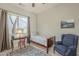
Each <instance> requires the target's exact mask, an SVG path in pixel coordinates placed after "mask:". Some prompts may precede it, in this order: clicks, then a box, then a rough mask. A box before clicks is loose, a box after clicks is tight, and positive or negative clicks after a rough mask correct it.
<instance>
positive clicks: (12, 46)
mask: <svg viewBox="0 0 79 59" xmlns="http://www.w3.org/2000/svg"><path fill="white" fill-rule="evenodd" d="M22 38H28V37H20V38H14V37H13V36H12V40H11V49H12V51H13V49H14V44H13V41H14V40H20V39H22Z"/></svg>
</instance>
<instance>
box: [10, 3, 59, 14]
mask: <svg viewBox="0 0 79 59" xmlns="http://www.w3.org/2000/svg"><path fill="white" fill-rule="evenodd" d="M11 5H14V6H17V7H19V8H21V9H24V10H26V11H29V12H32V13H36V14H38V13H41V12H43V11H45V10H47V9H49V8H52V7H54V6H57V5H58V4H56V3H35V7H32V3H21V4H19V3H16V4H11Z"/></svg>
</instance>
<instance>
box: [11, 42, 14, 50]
mask: <svg viewBox="0 0 79 59" xmlns="http://www.w3.org/2000/svg"><path fill="white" fill-rule="evenodd" d="M13 48H14V45H13V40H11V49H12V51H13Z"/></svg>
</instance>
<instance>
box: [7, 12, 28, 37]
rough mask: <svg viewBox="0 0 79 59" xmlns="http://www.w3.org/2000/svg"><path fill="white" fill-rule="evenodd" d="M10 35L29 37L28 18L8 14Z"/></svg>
mask: <svg viewBox="0 0 79 59" xmlns="http://www.w3.org/2000/svg"><path fill="white" fill-rule="evenodd" d="M8 28H9V35H14V36H15V37H23V36H27V35H28V17H25V16H20V15H15V14H12V13H11V14H8Z"/></svg>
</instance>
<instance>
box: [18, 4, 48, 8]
mask: <svg viewBox="0 0 79 59" xmlns="http://www.w3.org/2000/svg"><path fill="white" fill-rule="evenodd" d="M31 4H32V7H35V6H36V3H31ZM41 4H46V3H41ZM19 5H21V6H24V4H23V3H19Z"/></svg>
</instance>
